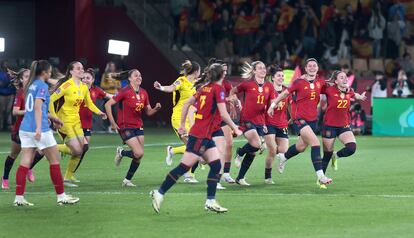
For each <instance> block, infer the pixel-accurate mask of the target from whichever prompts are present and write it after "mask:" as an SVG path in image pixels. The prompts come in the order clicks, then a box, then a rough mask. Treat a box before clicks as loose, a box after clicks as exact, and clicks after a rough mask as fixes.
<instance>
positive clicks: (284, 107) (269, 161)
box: [264, 65, 291, 184]
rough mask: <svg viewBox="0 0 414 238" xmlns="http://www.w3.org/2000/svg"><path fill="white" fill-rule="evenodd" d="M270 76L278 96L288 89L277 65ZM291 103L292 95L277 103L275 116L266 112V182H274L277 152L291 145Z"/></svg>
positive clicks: (270, 71)
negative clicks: (289, 120)
mask: <svg viewBox="0 0 414 238" xmlns="http://www.w3.org/2000/svg"><path fill="white" fill-rule="evenodd" d="M268 74H269V76H270V77H271V80H272V81H273V88H274V90H275V92H276V96H277V95H279V94H280V93H282V91H283V90H286V87H284V86H283V81H284V80H285V77H284V74H283V70H282V69H281V68H279V67H278V66H276V65H272V66H270V68H269V73H268ZM290 104H291V97H286V98H285V99H283V100H282V101H281V102H280V103H279V105H277V107H276V109H275V112H274V115H273V117H270V116H269V115H268V114H266V127H267V133H266V134H265V136H264V139H265V142H266V146H267V149H268V155H267V157H266V162H265V166H266V167H265V183H266V184H274V181H273V179H272V165H273V161H274V159H275V156H276V154H278V155H280V154H284V153H286V151H287V149H288V146H289V139H288V138H289V137H288V114H287V113H288V106H289V105H290Z"/></svg>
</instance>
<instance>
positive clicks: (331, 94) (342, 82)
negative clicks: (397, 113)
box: [322, 71, 366, 172]
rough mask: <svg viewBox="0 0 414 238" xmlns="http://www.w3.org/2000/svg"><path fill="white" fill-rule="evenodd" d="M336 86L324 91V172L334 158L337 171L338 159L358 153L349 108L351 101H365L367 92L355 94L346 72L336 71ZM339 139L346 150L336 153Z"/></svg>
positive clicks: (334, 73) (333, 163)
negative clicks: (353, 99)
mask: <svg viewBox="0 0 414 238" xmlns="http://www.w3.org/2000/svg"><path fill="white" fill-rule="evenodd" d="M330 81H331V82H333V83H334V86H331V87H327V88H326V89H325V90H324V92H323V93H324V94H325V95H326V98H327V102H328V107H327V109H326V112H325V116H324V118H323V130H322V143H323V158H322V164H323V170H324V172H325V171H326V169H327V167H328V164H329V161H330V160H331V158H332V164H331V165H332V167H333V169H334V170H337V161H336V159H337V158H341V157H348V156H351V155H353V154H354V153H355V151H356V140H355V136H354V134H353V133H352V130H351V126H350V124H351V115H350V112H349V108H350V106H351V99H352V98H355V99H356V100H365V99H366V97H365V92H363V93H362V94H358V93H355V92H354V90H352V88H350V87H349V86H348V77H347V75H346V74H345V72H342V71H334V72H333V74H332V77H331V80H330ZM336 137H338V138H339V140H340V141H341V142H342V144H344V145H345V147H344V148H342V149H341V150H339V151H338V152H336V153H334V152H333V149H334V144H335V138H336Z"/></svg>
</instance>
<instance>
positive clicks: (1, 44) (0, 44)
mask: <svg viewBox="0 0 414 238" xmlns="http://www.w3.org/2000/svg"><path fill="white" fill-rule="evenodd" d="M0 52H4V38H0Z"/></svg>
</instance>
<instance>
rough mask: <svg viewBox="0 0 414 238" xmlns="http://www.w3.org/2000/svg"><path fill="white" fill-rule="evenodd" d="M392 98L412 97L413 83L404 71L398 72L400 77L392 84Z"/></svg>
mask: <svg viewBox="0 0 414 238" xmlns="http://www.w3.org/2000/svg"><path fill="white" fill-rule="evenodd" d="M391 88H392V96H393V97H398V98H406V97H412V96H413V93H412V90H413V83H412V82H411V81H410V80H408V79H407V74H406V73H405V71H404V70H402V69H401V70H399V71H398V77H397V79H396V80H395V81H393V82H392V83H391Z"/></svg>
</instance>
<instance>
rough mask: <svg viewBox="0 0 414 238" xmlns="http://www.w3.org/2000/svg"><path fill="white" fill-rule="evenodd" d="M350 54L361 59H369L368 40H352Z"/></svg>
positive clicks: (370, 52)
mask: <svg viewBox="0 0 414 238" xmlns="http://www.w3.org/2000/svg"><path fill="white" fill-rule="evenodd" d="M352 53H353V54H355V55H356V56H358V57H362V58H369V57H371V56H372V42H371V41H369V40H361V39H355V38H354V39H352Z"/></svg>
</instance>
